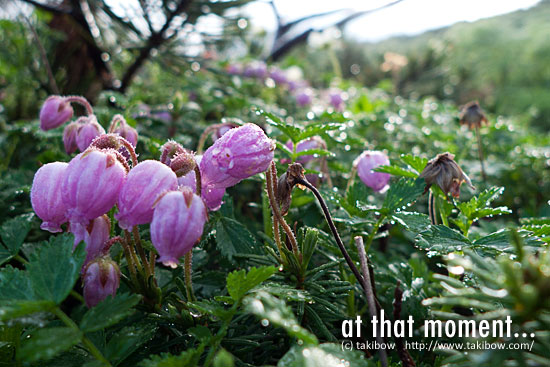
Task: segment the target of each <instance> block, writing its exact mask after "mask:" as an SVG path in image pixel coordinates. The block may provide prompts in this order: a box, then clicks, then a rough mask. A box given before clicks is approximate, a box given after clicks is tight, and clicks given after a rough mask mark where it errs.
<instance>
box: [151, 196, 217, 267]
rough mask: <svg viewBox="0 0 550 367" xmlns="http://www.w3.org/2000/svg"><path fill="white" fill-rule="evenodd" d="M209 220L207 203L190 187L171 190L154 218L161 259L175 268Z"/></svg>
mask: <svg viewBox="0 0 550 367" xmlns="http://www.w3.org/2000/svg"><path fill="white" fill-rule="evenodd" d="M206 220H207V213H206V207H205V206H204V203H203V201H202V199H201V198H199V197H198V196H197V195H195V194H193V192H192V191H191V189H190V188H188V187H183V188H182V189H181V191H170V192H168V193H167V194H165V195H164V196H163V197H162V198H161V199H160V200H159V201H158V203H157V204H156V206H155V212H154V214H153V221H152V222H151V241H152V242H153V245H154V246H155V248H156V249H157V251H158V253H159V255H160V257H159V260H158V261H160V262H162V263H163V264H164V265H166V266H170V267H173V268H175V267H176V266H177V264H178V262H179V258H180V257H182V256H183V255H185V254H186V253H187V252H189V251H190V250H191V249H192V248H193V245H195V243H197V241H198V240H199V239H200V237H201V235H202V231H203V229H204V223H205V222H206Z"/></svg>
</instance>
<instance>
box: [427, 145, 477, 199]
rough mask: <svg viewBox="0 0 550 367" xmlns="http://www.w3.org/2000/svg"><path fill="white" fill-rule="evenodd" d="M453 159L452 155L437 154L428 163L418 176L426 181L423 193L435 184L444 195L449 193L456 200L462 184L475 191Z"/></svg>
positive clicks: (446, 153)
mask: <svg viewBox="0 0 550 367" xmlns="http://www.w3.org/2000/svg"><path fill="white" fill-rule="evenodd" d="M454 157H455V156H454V155H453V154H451V153H448V152H445V153H442V154H438V155H437V156H436V157H435V158H434V159H432V160H431V161H429V162H428V164H427V165H426V167H425V168H424V170H423V171H422V173H421V174H420V176H419V177H420V178H423V179H424V180H426V190H425V191H424V192H427V191H428V190H429V188H430V186H431V185H433V184H434V183H435V184H437V186H439V188H441V190H443V192H444V193H445V194H448V193H449V192H450V193H451V195H453V196H454V197H456V198H458V197H459V196H460V185H462V183H464V182H466V184H467V185H468V186H470V187H471V188H472V189H474V190H475V187H474V186H473V185H472V182H471V181H470V178H469V177H468V176H467V175H466V174H465V173H464V172H463V171H462V169H461V168H460V166H459V165H458V164H457V163H456V162H455V161H454Z"/></svg>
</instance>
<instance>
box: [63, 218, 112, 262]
mask: <svg viewBox="0 0 550 367" xmlns="http://www.w3.org/2000/svg"><path fill="white" fill-rule="evenodd" d="M70 232H71V233H72V234H74V248H76V246H78V244H79V243H80V242H81V241H84V242H85V243H86V261H84V264H87V263H88V262H90V261H92V260H93V259H95V258H96V257H99V256H103V255H105V253H104V252H105V250H106V249H105V243H106V242H107V241H109V236H110V234H111V221H110V220H109V217H108V216H107V215H102V216H100V217H97V218H95V219H94V220H91V221H90V222H89V223H88V224H87V225H82V224H79V223H73V224H71V225H70Z"/></svg>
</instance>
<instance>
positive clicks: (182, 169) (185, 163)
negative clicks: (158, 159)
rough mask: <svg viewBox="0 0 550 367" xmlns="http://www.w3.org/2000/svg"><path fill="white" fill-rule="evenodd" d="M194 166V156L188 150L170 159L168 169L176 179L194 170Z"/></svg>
mask: <svg viewBox="0 0 550 367" xmlns="http://www.w3.org/2000/svg"><path fill="white" fill-rule="evenodd" d="M196 165H197V163H196V161H195V155H194V154H193V153H192V152H190V151H188V150H185V151H184V152H182V153H179V154H177V155H176V156H174V157H173V158H172V160H171V162H170V168H171V169H172V171H174V173H175V174H176V176H178V177H183V176H185V175H186V174H188V173H189V172H191V171H192V170H194V169H195V167H196Z"/></svg>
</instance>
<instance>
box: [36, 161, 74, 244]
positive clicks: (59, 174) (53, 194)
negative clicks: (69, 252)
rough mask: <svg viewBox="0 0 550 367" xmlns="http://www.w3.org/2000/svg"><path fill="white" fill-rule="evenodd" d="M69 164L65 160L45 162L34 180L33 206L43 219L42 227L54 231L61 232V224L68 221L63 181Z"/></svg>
mask: <svg viewBox="0 0 550 367" xmlns="http://www.w3.org/2000/svg"><path fill="white" fill-rule="evenodd" d="M68 166H69V164H68V163H64V162H53V163H48V164H45V165H43V166H42V167H40V168H39V169H38V171H36V173H35V174H34V179H33V181H32V188H31V204H32V208H33V210H34V212H35V213H36V215H38V217H39V218H40V219H42V221H43V222H42V224H41V225H40V228H42V229H43V230H46V231H50V232H52V233H55V232H61V228H60V226H61V224H63V223H65V222H66V221H67V217H66V211H67V206H66V205H65V203H64V201H63V195H62V192H61V183H62V182H63V179H64V176H65V172H66V170H67V167H68Z"/></svg>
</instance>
